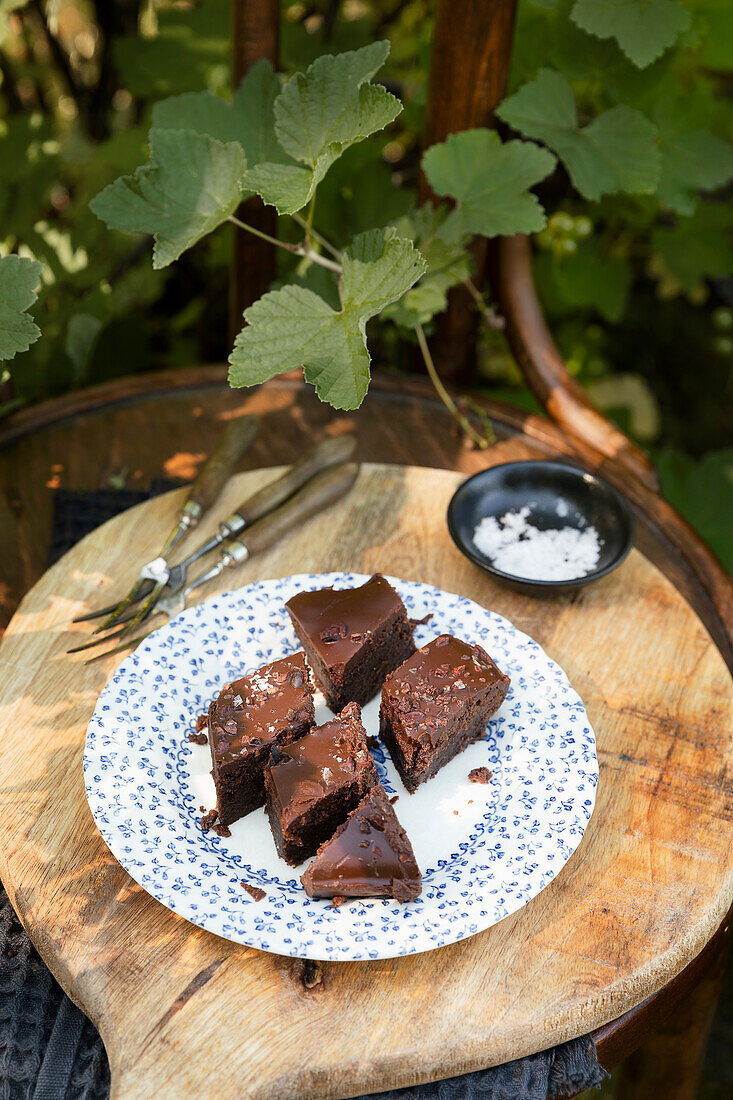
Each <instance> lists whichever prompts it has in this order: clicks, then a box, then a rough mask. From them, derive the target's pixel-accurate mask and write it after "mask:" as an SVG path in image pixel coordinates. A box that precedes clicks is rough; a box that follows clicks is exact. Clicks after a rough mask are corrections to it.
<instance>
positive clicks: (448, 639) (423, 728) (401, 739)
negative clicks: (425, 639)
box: [379, 634, 509, 791]
mask: <svg viewBox="0 0 733 1100" xmlns="http://www.w3.org/2000/svg"><path fill="white" fill-rule="evenodd" d="M508 690H509V677H508V676H505V675H504V673H503V672H501V671H500V670H499V669H498V668H497V667H496V665H495V664H494V662H493V661H492V659H491V657H489V655H488V653H486V651H485V650H483V649H482V648H481V646H479V645H470V644H469V643H468V642H462V641H460V640H459V639H458V638H454V637H453V636H452V635H450V634H441V635H440V637H438V638H434V639H433V641H432V642H429V643H428V644H427V645H426V646H423V647H422V648H421V649H419V650H418V651H417V652H416V653H415V654H413V656H412V657H409V658H408V659H407V660H406V661H405V662H404V664H402V665H400V667H399V668H398V669H396V670H395V671H394V672H393V673H392V674H391V675H390V676H388V677H387V679H386V681H385V684H384V687H383V689H382V703H381V707H380V712H379V733H380V736H381V738H382V740H383V741H384V743H385V745H386V746H387V748H388V749H389V751H390V755H391V757H392V760H393V762H394V765H395V767H396V768H397V771H398V772H399V773H400V776H401V777H402V782H403V783H404V784H405V786H406V787H407V789H408V791H414V790H415V788H416V787H417V786H418V785H419V784H420V783H424V782H425V780H426V779H431V778H432V777H433V776H434V775H435V774H436V772H438V771H439V770H440V769H441V768H442V767H443V766H444V765H445V764H447V763H448V761H449V760H452V759H453V757H454V756H456V755H457V754H458V753H459V752H461V751H462V750H463V749H465V748H466V746H467V745H470V744H471V743H472V742H473V741H478V740H479V739H480V738H481V737H483V735H484V730H485V729H486V723H487V722H488V720H489V718H490V717H491V715H492V714H494V712H495V711H497V710H498V709H499V707H500V706H501V704H502V703H503V702H504V699H505V697H506V693H507V691H508Z"/></svg>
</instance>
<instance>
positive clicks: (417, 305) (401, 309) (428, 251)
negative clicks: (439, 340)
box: [382, 204, 472, 329]
mask: <svg viewBox="0 0 733 1100" xmlns="http://www.w3.org/2000/svg"><path fill="white" fill-rule="evenodd" d="M447 216H448V212H447V210H446V209H445V207H433V206H430V205H429V204H426V205H425V206H422V207H420V209H419V210H415V211H413V212H412V214H410V215H407V216H405V217H403V218H400V220H399V221H398V222H397V224H396V226H395V228H396V231H397V233H398V234H399V235H400V236H401V237H409V238H410V240H412V241H413V243H414V244H415V245H416V246H417V247H418V248H419V249H420V251H421V253H422V255H423V259H424V260H425V263H426V265H427V271H426V273H425V275H424V276H423V278H422V279H421V280H420V282H419V283H418V284H417V286H414V287H412V288H411V289H410V290H408V291H407V293H406V294H403V296H402V297H401V298H400V299H399V300H398V301H396V302H394V303H392V305H389V306H387V308H386V309H385V310H384V312H383V314H382V316H383V317H384V318H385V319H386V320H389V321H392V322H394V324H396V325H397V326H398V327H399V328H403V329H414V328H417V326H418V325H426V324H428V322H429V321H431V320H432V319H433V317H434V316H435V315H436V314H438V313H442V312H443V310H444V309H445V307H446V305H447V302H448V291H449V290H450V289H451V287H454V286H457V285H458V284H459V283H462V282H465V280H466V279H468V278H470V276H471V274H472V262H471V256H470V253H468V252H467V251H466V250H465V249H464V248H463V247H461V246H460V245H450V244H447V243H446V242H445V241H443V240H442V239H441V238H440V236H439V235H438V234H439V232H440V230H441V229H442V227H443V225H444V224H445V220H446V217H447Z"/></svg>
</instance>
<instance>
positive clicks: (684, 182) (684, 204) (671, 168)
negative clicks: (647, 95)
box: [654, 103, 733, 214]
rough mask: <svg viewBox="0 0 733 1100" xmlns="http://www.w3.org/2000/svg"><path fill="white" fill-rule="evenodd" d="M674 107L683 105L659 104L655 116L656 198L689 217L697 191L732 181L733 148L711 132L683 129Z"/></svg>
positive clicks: (682, 120) (681, 117) (683, 126)
mask: <svg viewBox="0 0 733 1100" xmlns="http://www.w3.org/2000/svg"><path fill="white" fill-rule="evenodd" d="M677 107H680V108H681V107H682V105H681V104H677V103H663V104H660V106H659V107H658V109H657V110H656V111H655V115H654V120H655V122H656V123H657V125H658V127H659V135H660V136H659V148H660V151H661V154H662V173H661V177H660V180H659V186H658V187H657V195H658V197H659V199H660V200H661V201H662V202H663V203H664V204H665V205H666V206H668V207H670V209H671V210H675V211H676V212H677V213H678V214H692V212H693V211H694V209H695V206H696V203H697V192H698V191H699V190H703V191H713V190H715V189H716V188H718V187H722V186H723V185H724V184H726V183H728V181H729V180H730V179H731V178H733V148H731V146H730V145H729V144H728V142H726V141H722V140H721V139H720V138H718V137H716V136H715V134H712V133H711V132H710V130H707V129H699V130H698V129H692V128H688V127H687V126H685V120H684V114H683V112H682V110H677V109H676V108H677Z"/></svg>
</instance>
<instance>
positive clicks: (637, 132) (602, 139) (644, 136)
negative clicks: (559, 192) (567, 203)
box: [496, 69, 661, 201]
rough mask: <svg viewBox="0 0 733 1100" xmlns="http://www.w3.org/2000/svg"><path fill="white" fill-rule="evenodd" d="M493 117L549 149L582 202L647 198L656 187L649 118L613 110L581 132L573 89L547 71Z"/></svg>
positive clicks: (629, 110) (653, 135)
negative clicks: (620, 195)
mask: <svg viewBox="0 0 733 1100" xmlns="http://www.w3.org/2000/svg"><path fill="white" fill-rule="evenodd" d="M496 113H497V114H498V115H499V117H500V118H502V119H503V120H504V122H507V123H508V124H509V125H510V126H512V127H513V128H514V129H515V130H519V131H520V133H522V134H524V135H525V136H526V137H531V138H536V139H537V140H538V141H542V142H544V143H545V145H547V146H549V148H550V149H552V150H554V152H556V153H557V155H558V156H559V157H560V160H561V161H562V162H563V164H564V165H565V167H566V168H567V170H568V172H569V174H570V178H571V179H572V181H573V184H574V185H575V187H576V188H577V189H578V191H580V193H581V194H582V195H584V196H585V198H587V199H591V200H593V201H596V200H598V199H599V198H600V197H601V195H604V194H614V193H616V192H618V191H624V192H628V193H630V194H652V193H653V192H654V190H655V188H656V187H657V184H658V183H659V173H660V163H661V158H660V153H659V149H658V148H657V145H656V138H657V129H656V127H655V126H654V125H653V124H652V123H651V122H650V121H649V119H648V118H646V117H645V116H644V115H643V114H642V113H641V112H640V111H636V110H634V109H633V108H631V107H612V108H611V110H609V111H604V112H603V113H602V114H600V115H598V116H597V117H596V118H594V119H593V121H592V122H591V123H589V124H588V125H587V126H584V127H582V128H581V127H580V126H579V125H578V112H577V109H576V106H575V98H574V96H573V91H572V88H571V87H570V84H569V83H568V81H567V80H566V79H565V77H564V76H562V75H561V74H560V73H557V72H555V71H554V70H552V69H541V70H540V72H539V73H538V75H537V77H536V79H535V80H532V81H530V82H529V83H528V84H525V85H524V86H523V87H522V88H520V89H519V91H518V92H517V93H516V94H515V95H513V96H510V98H509V99H506V100H505V101H504V102H503V103H502V104H501V105H500V106H499V107H498V108H497V111H496Z"/></svg>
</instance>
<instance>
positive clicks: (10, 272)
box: [0, 254, 43, 362]
mask: <svg viewBox="0 0 733 1100" xmlns="http://www.w3.org/2000/svg"><path fill="white" fill-rule="evenodd" d="M42 271H43V264H40V263H38V261H37V260H29V259H26V258H25V257H24V256H16V255H14V254H13V255H10V256H3V257H2V258H0V362H4V361H6V360H8V359H12V358H13V357H14V356H15V355H17V354H18V352H19V351H27V350H28V348H29V347H30V346H31V344H33V343H35V341H36V340H37V339H38V337H39V336H40V335H41V330H40V329H39V328H38V325H36V324H35V322H34V321H33V318H32V317H29V316H28V314H27V313H26V312H25V311H26V310H27V309H30V307H31V306H32V305H33V303H34V302H35V301H36V299H37V297H38V295H37V293H36V287H37V286H38V283H39V281H40V278H41V272H42Z"/></svg>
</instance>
